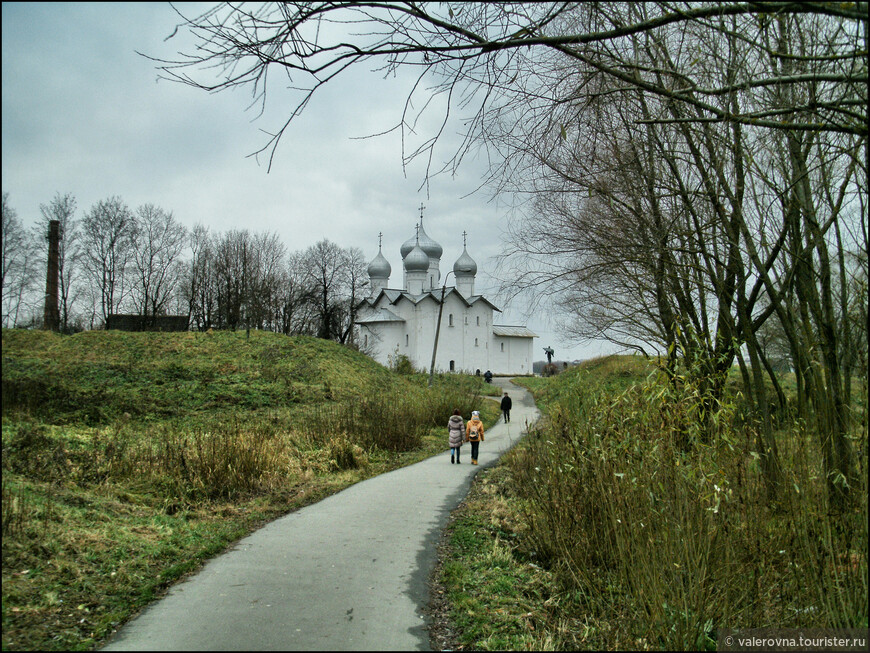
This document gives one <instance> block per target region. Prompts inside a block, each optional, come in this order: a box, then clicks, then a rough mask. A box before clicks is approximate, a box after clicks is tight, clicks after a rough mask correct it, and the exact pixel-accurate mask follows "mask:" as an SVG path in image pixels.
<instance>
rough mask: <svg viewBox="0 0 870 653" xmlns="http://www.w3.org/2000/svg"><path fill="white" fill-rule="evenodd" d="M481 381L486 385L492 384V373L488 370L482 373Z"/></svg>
mask: <svg viewBox="0 0 870 653" xmlns="http://www.w3.org/2000/svg"><path fill="white" fill-rule="evenodd" d="M483 380H484V381H486V382H487V383H492V372H490V371H489V370H487V371H486V372H484V373H483Z"/></svg>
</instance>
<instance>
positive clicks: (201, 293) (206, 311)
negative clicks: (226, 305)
mask: <svg viewBox="0 0 870 653" xmlns="http://www.w3.org/2000/svg"><path fill="white" fill-rule="evenodd" d="M189 243H190V249H191V257H190V261H189V262H188V263H187V267H186V269H185V271H184V273H183V275H182V289H181V296H182V298H183V299H184V301H185V302H186V304H187V313H188V315H189V316H190V320H191V322H192V325H193V326H194V327H195V328H196V329H199V330H200V331H205V330H207V329H210V328H211V327H212V324H213V323H214V320H215V313H216V310H217V298H216V294H215V287H214V284H215V279H214V270H213V266H214V242H213V239H212V237H211V235H210V234H209V232H208V228H207V227H205V226H204V225H202V224H196V225H195V226H194V227H193V231H192V232H191V234H190V240H189Z"/></svg>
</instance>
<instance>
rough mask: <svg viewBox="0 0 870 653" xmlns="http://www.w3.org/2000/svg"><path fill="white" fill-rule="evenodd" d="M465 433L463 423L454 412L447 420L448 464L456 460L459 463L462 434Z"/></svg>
mask: <svg viewBox="0 0 870 653" xmlns="http://www.w3.org/2000/svg"><path fill="white" fill-rule="evenodd" d="M463 431H465V422H464V421H463V420H462V416H461V415H460V414H459V411H458V410H454V411H453V414H452V415H451V416H450V419H449V420H447V443H448V444H449V445H450V464H451V465H452V464H453V462H454V458H455V459H456V463H457V464H458V463H459V450H460V449H461V448H462V440H463V438H462V433H463Z"/></svg>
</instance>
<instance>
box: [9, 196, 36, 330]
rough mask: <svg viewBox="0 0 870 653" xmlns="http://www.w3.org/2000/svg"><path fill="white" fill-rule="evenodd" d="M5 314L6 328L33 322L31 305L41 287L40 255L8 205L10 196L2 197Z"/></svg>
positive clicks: (13, 210) (16, 215)
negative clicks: (34, 291)
mask: <svg viewBox="0 0 870 653" xmlns="http://www.w3.org/2000/svg"><path fill="white" fill-rule="evenodd" d="M2 202H3V203H2V213H3V251H2V285H0V287H2V310H3V326H4V327H15V326H20V324H21V321H22V319H28V318H32V317H33V316H32V315H30V312H29V311H28V308H29V306H28V304H29V302H30V301H32V300H33V298H32V297H31V293H32V291H33V290H34V288H35V287H36V284H38V280H37V269H38V266H37V265H36V259H37V252H36V248H35V245H34V243H33V240H32V238H30V237H29V236H28V234H27V232H26V231H25V229H24V228H23V226H22V225H21V221H20V220H19V219H18V214H17V212H16V211H15V209H14V208H12V206H11V204H10V203H9V193H3V197H2Z"/></svg>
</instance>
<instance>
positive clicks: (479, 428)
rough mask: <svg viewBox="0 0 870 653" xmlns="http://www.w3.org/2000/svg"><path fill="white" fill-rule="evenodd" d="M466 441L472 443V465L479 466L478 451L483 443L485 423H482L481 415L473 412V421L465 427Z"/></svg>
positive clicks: (469, 421)
mask: <svg viewBox="0 0 870 653" xmlns="http://www.w3.org/2000/svg"><path fill="white" fill-rule="evenodd" d="M465 441H466V442H470V443H471V464H472V465H476V464H477V449H478V447H479V446H480V443H481V442H483V422H481V421H480V413H479V412H478V411H476V410H475V411H472V413H471V419H470V420H468V424H466V425H465Z"/></svg>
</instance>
